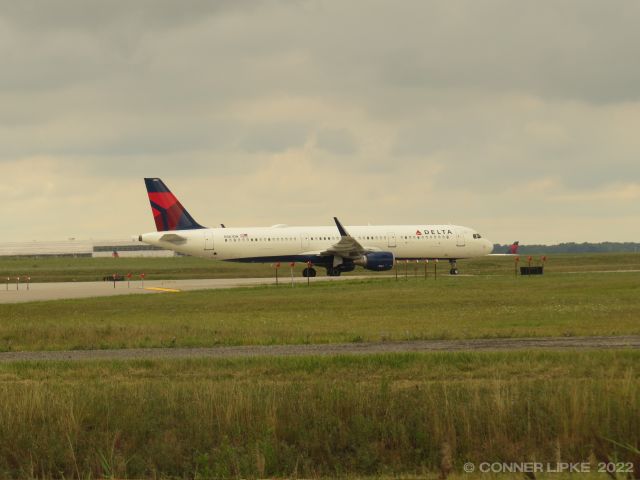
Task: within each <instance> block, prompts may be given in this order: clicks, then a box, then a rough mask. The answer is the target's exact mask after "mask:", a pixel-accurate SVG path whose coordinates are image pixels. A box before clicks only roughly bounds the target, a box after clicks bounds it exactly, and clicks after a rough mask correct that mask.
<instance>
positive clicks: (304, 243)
mask: <svg viewBox="0 0 640 480" xmlns="http://www.w3.org/2000/svg"><path fill="white" fill-rule="evenodd" d="M300 246H301V247H302V248H303V249H304V250H306V249H307V248H309V234H308V233H302V234H300Z"/></svg>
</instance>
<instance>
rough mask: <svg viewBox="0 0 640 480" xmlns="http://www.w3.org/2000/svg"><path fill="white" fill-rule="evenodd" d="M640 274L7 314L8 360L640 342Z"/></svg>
mask: <svg viewBox="0 0 640 480" xmlns="http://www.w3.org/2000/svg"><path fill="white" fill-rule="evenodd" d="M639 317H640V273H625V274H562V275H560V274H558V275H549V276H544V277H541V278H518V279H515V278H513V277H508V276H482V277H458V278H452V277H449V276H445V277H442V278H439V279H438V280H437V281H434V280H433V279H431V280H428V281H424V280H423V279H409V280H408V281H406V280H403V279H401V280H399V281H395V280H394V279H392V278H386V279H385V278H381V279H375V280H360V281H349V282H341V283H321V282H320V283H315V284H313V285H312V286H311V287H307V286H306V285H299V286H296V287H295V288H291V287H289V286H280V287H275V286H272V287H258V288H243V289H229V290H208V291H197V292H182V293H178V294H160V295H145V296H119V297H110V298H106V297H105V298H93V299H81V300H61V301H51V302H31V303H24V304H3V305H0V349H1V350H34V349H45V350H49V349H53V350H57V349H84V348H89V349H93V348H125V347H160V346H182V347H194V346H214V345H249V344H294V343H295V344H301V343H330V342H353V341H393V340H412V339H459V338H490V337H539V336H582V335H587V336H588V335H622V334H640V322H638V318H639Z"/></svg>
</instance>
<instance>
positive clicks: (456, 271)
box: [449, 268, 460, 275]
mask: <svg viewBox="0 0 640 480" xmlns="http://www.w3.org/2000/svg"><path fill="white" fill-rule="evenodd" d="M449 273H450V274H451V275H458V273H460V272H459V271H458V269H457V268H452V269H451V270H449Z"/></svg>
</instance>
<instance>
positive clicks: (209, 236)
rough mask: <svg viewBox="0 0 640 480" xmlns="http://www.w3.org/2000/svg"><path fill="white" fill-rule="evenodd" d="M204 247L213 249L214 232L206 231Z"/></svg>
mask: <svg viewBox="0 0 640 480" xmlns="http://www.w3.org/2000/svg"><path fill="white" fill-rule="evenodd" d="M204 249H205V250H213V232H211V231H210V230H205V232H204Z"/></svg>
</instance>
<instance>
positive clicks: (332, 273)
mask: <svg viewBox="0 0 640 480" xmlns="http://www.w3.org/2000/svg"><path fill="white" fill-rule="evenodd" d="M341 273H342V270H340V267H337V268H336V267H327V276H328V277H339V276H340V274H341Z"/></svg>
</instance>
